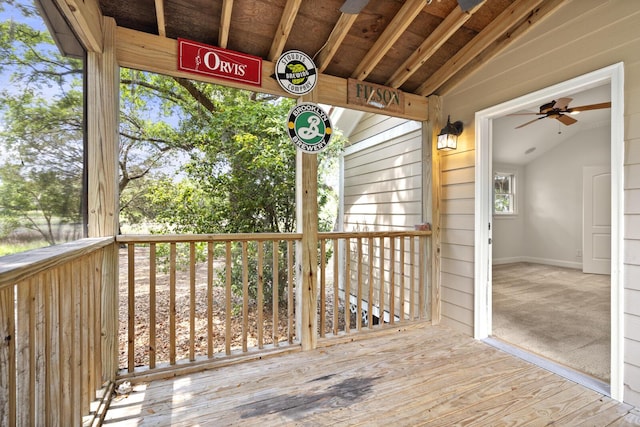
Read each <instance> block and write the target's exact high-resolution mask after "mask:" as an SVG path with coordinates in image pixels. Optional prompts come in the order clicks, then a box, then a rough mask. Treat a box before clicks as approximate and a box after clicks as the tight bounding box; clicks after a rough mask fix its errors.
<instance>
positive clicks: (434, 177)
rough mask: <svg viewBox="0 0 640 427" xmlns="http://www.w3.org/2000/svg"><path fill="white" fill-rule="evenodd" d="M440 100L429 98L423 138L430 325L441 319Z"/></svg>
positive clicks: (434, 97) (435, 97)
mask: <svg viewBox="0 0 640 427" xmlns="http://www.w3.org/2000/svg"><path fill="white" fill-rule="evenodd" d="M442 122H443V120H442V98H440V97H439V96H436V95H432V96H430V97H429V121H428V122H427V123H425V128H426V129H423V132H425V136H426V137H427V138H428V139H429V141H428V143H427V144H425V147H424V148H425V149H426V150H430V152H429V153H428V156H429V157H430V159H429V160H430V166H431V168H430V169H431V280H430V283H431V323H432V324H433V325H437V324H439V323H440V320H441V317H442V301H441V298H442V282H441V274H440V271H441V258H440V257H441V252H440V250H441V242H440V236H441V233H440V199H441V185H440V177H441V170H440V153H439V152H438V149H437V141H438V133H439V132H440V128H441V127H442Z"/></svg>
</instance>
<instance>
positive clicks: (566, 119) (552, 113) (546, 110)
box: [509, 98, 611, 129]
mask: <svg viewBox="0 0 640 427" xmlns="http://www.w3.org/2000/svg"><path fill="white" fill-rule="evenodd" d="M572 100H573V98H558V99H557V100H553V101H551V102H547V103H546V104H542V105H541V106H540V112H539V113H514V114H509V115H510V116H523V115H531V114H534V115H536V116H540V117H537V118H535V119H533V120H531V121H528V122H526V123H523V124H521V125H520V126H516V129H520V128H522V127H525V126H527V125H530V124H532V123H534V122H536V121H538V120H542V119H546V118H551V119H556V120H558V121H559V122H560V123H562V124H564V125H567V126H569V125H572V124H574V123H575V122H577V121H578V120H576V119H574V118H573V117H571V116H570V115H568V114H571V113H578V112H580V111H587V110H598V109H600V108H610V107H611V102H601V103H598V104H589V105H581V106H580V107H569V103H570V102H571V101H572Z"/></svg>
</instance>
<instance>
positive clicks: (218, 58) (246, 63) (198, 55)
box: [178, 39, 262, 86]
mask: <svg viewBox="0 0 640 427" xmlns="http://www.w3.org/2000/svg"><path fill="white" fill-rule="evenodd" d="M178 70H181V71H187V72H189V73H193V74H201V75H204V76H209V77H217V78H220V79H224V80H232V81H236V82H241V83H245V84H249V85H253V86H262V58H259V57H257V56H253V55H247V54H244V53H240V52H234V51H232V50H227V49H222V48H219V47H215V46H209V45H206V44H202V43H198V42H194V41H191V40H185V39H178Z"/></svg>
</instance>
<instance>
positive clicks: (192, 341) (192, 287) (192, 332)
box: [189, 242, 196, 362]
mask: <svg viewBox="0 0 640 427" xmlns="http://www.w3.org/2000/svg"><path fill="white" fill-rule="evenodd" d="M195 347H196V244H195V242H191V243H189V360H190V361H192V362H193V361H194V360H196V351H195Z"/></svg>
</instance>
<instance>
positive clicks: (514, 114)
mask: <svg viewBox="0 0 640 427" xmlns="http://www.w3.org/2000/svg"><path fill="white" fill-rule="evenodd" d="M541 115H543V113H511V114H507V116H541Z"/></svg>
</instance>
